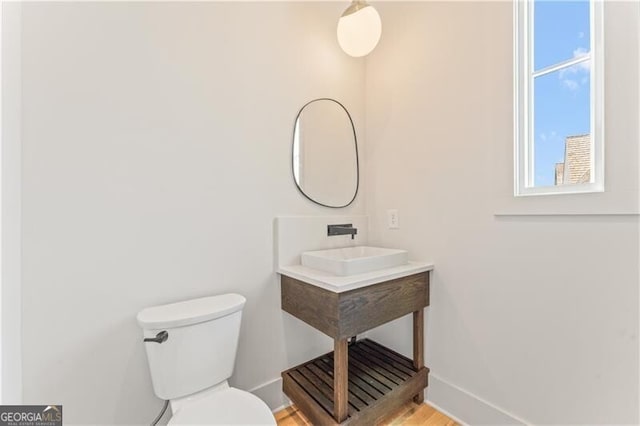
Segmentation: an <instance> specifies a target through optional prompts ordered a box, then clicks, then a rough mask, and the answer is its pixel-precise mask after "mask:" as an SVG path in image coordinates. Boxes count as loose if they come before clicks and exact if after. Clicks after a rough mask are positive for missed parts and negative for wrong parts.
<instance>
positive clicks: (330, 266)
mask: <svg viewBox="0 0 640 426" xmlns="http://www.w3.org/2000/svg"><path fill="white" fill-rule="evenodd" d="M301 261H302V265H303V266H307V267H309V268H313V269H319V270H321V271H325V272H330V273H332V274H335V275H339V276H347V275H356V274H364V273H365V272H372V271H377V270H379V269H385V268H392V267H394V266H400V265H405V264H407V263H408V261H409V254H408V253H407V251H406V250H396V249H388V248H380V247H366V246H358V247H345V248H339V249H330V250H318V251H307V252H304V253H302V255H301Z"/></svg>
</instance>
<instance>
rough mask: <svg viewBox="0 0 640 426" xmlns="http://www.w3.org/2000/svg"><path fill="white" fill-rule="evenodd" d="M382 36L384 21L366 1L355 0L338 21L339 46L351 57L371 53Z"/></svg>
mask: <svg viewBox="0 0 640 426" xmlns="http://www.w3.org/2000/svg"><path fill="white" fill-rule="evenodd" d="M381 34H382V21H380V15H379V14H378V11H377V10H375V8H374V7H373V6H371V5H370V4H368V3H367V2H366V1H364V0H353V2H351V5H350V6H349V7H348V8H347V9H346V10H345V11H344V12H343V13H342V16H341V17H340V20H339V21H338V44H340V47H341V48H342V50H344V51H345V53H346V54H347V55H350V56H354V57H360V56H366V55H368V54H369V53H371V51H372V50H373V49H374V48H375V47H376V45H377V44H378V41H379V40H380V35H381Z"/></svg>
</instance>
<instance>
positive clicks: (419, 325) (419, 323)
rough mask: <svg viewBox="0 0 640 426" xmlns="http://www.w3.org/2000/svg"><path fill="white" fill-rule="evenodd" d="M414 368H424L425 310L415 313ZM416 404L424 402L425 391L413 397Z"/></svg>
mask: <svg viewBox="0 0 640 426" xmlns="http://www.w3.org/2000/svg"><path fill="white" fill-rule="evenodd" d="M413 366H414V367H415V368H416V369H420V368H423V367H424V309H420V310H419V311H414V312H413ZM413 401H414V402H415V403H416V404H422V403H423V402H424V390H421V391H420V392H419V393H418V394H417V395H415V396H414V397H413Z"/></svg>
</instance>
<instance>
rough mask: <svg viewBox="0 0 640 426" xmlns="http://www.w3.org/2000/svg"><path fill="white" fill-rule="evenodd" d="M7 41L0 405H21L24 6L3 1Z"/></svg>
mask: <svg viewBox="0 0 640 426" xmlns="http://www.w3.org/2000/svg"><path fill="white" fill-rule="evenodd" d="M1 8H2V9H1V10H2V12H1V13H0V15H2V16H1V17H0V19H1V27H2V28H1V31H2V35H1V40H2V43H1V45H2V70H1V74H2V82H1V84H2V87H1V89H0V92H1V95H0V99H1V101H2V118H1V120H0V128H1V132H2V134H1V136H0V138H1V139H2V151H1V152H0V158H1V163H0V169H1V173H2V175H1V177H0V182H1V187H0V192H1V197H2V202H1V203H0V204H1V211H2V223H1V225H0V235H1V237H2V247H1V249H0V251H1V260H0V271H1V272H0V336H2V342H1V343H2V344H1V346H0V358H1V362H0V377H1V378H2V385H1V389H0V403H2V404H19V403H20V402H21V398H22V374H21V371H22V370H21V363H22V355H21V349H22V344H21V339H22V328H21V319H20V317H21V302H20V300H21V289H20V280H21V278H20V276H21V260H20V256H21V247H20V242H21V233H20V230H21V226H20V222H21V212H20V208H21V201H20V200H21V196H22V194H21V187H20V176H21V161H20V157H21V150H20V133H21V130H22V120H21V112H22V110H21V107H20V101H21V83H20V79H21V72H20V39H21V37H20V27H21V26H20V23H21V18H20V16H21V14H20V10H21V5H20V3H18V2H14V3H8V2H3V3H2V5H1Z"/></svg>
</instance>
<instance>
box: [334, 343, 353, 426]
mask: <svg viewBox="0 0 640 426" xmlns="http://www.w3.org/2000/svg"><path fill="white" fill-rule="evenodd" d="M348 351H349V350H348V345H347V339H334V341H333V417H334V418H335V419H336V421H337V422H338V423H342V422H343V421H344V420H346V419H347V414H348V411H347V408H348V406H349V391H348V389H347V386H348V378H349V375H348V365H349V364H348V362H349V352H348Z"/></svg>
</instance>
